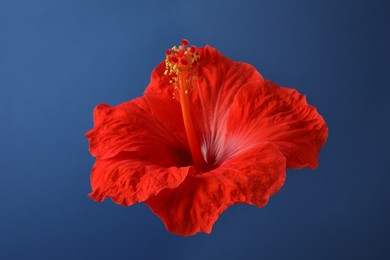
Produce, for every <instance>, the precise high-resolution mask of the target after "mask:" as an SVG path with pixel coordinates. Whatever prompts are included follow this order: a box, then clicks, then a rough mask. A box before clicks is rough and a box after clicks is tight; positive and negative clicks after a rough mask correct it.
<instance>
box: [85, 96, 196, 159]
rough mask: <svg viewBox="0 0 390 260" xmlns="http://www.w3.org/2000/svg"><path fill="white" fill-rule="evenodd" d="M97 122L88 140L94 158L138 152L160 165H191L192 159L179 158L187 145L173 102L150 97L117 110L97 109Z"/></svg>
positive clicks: (102, 107) (105, 107)
mask: <svg viewBox="0 0 390 260" xmlns="http://www.w3.org/2000/svg"><path fill="white" fill-rule="evenodd" d="M94 122H95V126H94V128H93V129H92V130H91V131H89V132H88V133H87V134H86V136H87V138H88V139H89V143H90V152H91V154H92V155H94V156H98V157H100V159H107V158H111V157H113V156H115V155H117V154H118V153H120V152H131V151H135V152H137V153H138V154H139V156H140V158H141V159H145V160H149V161H152V162H154V163H157V164H160V165H168V166H180V165H188V164H190V163H191V159H189V158H188V157H189V155H186V154H185V153H184V156H181V155H180V154H183V152H181V151H186V150H188V148H187V146H188V145H187V141H186V139H185V138H186V137H185V131H184V126H183V119H182V116H181V113H180V107H179V106H178V104H175V103H174V102H170V100H166V99H161V98H157V97H155V96H152V95H149V96H147V97H141V98H138V99H135V100H133V101H130V102H125V103H123V104H120V105H118V106H116V107H110V106H108V105H104V104H103V105H98V106H97V107H96V108H95V112H94ZM178 155H179V156H178Z"/></svg>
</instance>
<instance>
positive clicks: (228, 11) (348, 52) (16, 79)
mask: <svg viewBox="0 0 390 260" xmlns="http://www.w3.org/2000/svg"><path fill="white" fill-rule="evenodd" d="M389 20H390V19H389V5H388V4H386V1H368V0H367V1H311V0H306V1H287V0H286V1H281V0H276V1H275V0H269V1H244V0H237V1H233V0H230V1H229V0H226V1H205V0H201V1H183V0H181V1H175V0H171V1H169V2H165V1H124V0H121V1H119V0H118V1H108V0H106V1H102V0H94V1H92V0H91V1H85V0H84V1H80V0H77V1H76V0H66V1H65V0H64V1H54V0H36V1H27V0H26V1H20V0H0V259H187V260H191V259H385V258H387V259H390V258H389V257H390V248H389V247H388V245H389V242H390V237H389V236H390V224H389V220H390V206H389V205H390V204H389V201H390V200H389V198H390V188H389V183H390V167H389V163H388V160H389V158H388V157H389V145H390V143H389V138H388V133H389V132H390V127H389V112H390V109H389V103H390V102H389V93H390V90H389V88H390V81H389V68H390V64H389V58H390V57H389V46H390V41H389V24H390V21H389ZM182 38H188V39H190V40H191V42H192V43H194V44H196V45H198V46H203V45H205V44H210V45H212V46H214V47H216V48H218V49H219V50H220V51H221V52H222V53H223V54H224V55H226V56H228V57H230V58H232V59H233V60H237V61H245V62H248V63H251V64H253V65H254V66H255V67H256V68H257V69H258V70H259V71H260V72H261V73H262V74H263V76H264V77H265V78H268V79H271V80H273V81H275V82H276V83H278V84H280V85H283V86H289V87H293V88H296V89H298V90H299V91H300V92H301V93H304V94H306V95H307V99H308V102H309V103H311V104H313V105H315V106H316V107H317V108H318V110H319V112H320V113H321V114H322V115H323V116H324V118H325V120H326V122H327V123H328V126H329V138H328V142H327V144H326V146H325V147H324V149H323V150H322V152H321V156H320V166H319V168H318V169H317V170H315V171H311V170H306V169H305V170H300V171H296V170H289V171H288V176H287V180H286V183H285V185H284V187H283V188H282V190H281V191H280V192H279V193H278V194H276V195H275V196H273V197H272V198H271V200H270V203H269V204H268V205H267V206H266V207H265V208H261V209H258V208H256V207H252V206H247V205H235V206H233V207H231V208H229V209H228V210H227V211H226V212H225V213H224V214H223V215H222V216H221V217H220V219H219V221H218V222H217V223H216V224H215V226H214V230H213V233H212V234H211V235H205V234H198V235H196V236H193V237H187V238H183V237H179V236H176V235H172V234H170V233H168V232H167V231H166V230H165V227H164V225H163V223H162V222H161V221H160V219H159V218H158V217H156V216H155V215H154V214H153V213H152V212H151V211H150V210H149V209H148V208H147V206H145V205H143V204H138V205H135V206H132V207H122V206H118V205H116V204H114V203H112V202H111V201H110V200H107V201H106V202H104V203H96V202H93V201H92V200H91V199H89V198H88V197H87V194H88V193H89V192H90V185H89V173H90V170H91V167H92V165H93V162H94V158H93V157H91V155H90V154H89V152H88V143H87V139H86V138H85V136H84V134H85V132H86V131H88V130H89V129H90V128H91V127H92V126H93V122H92V111H93V108H94V106H95V105H97V104H99V103H108V104H111V105H117V104H119V103H122V102H124V101H127V100H130V99H133V98H135V97H137V96H140V95H142V93H143V90H144V88H145V87H146V86H147V84H148V82H149V78H150V73H151V71H152V69H153V68H154V67H155V66H156V65H157V64H158V63H159V62H161V61H162V60H163V59H164V51H165V49H166V48H169V47H171V46H172V45H174V44H177V43H178V42H179V41H180V40H181V39H182Z"/></svg>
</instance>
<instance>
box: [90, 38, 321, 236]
mask: <svg viewBox="0 0 390 260" xmlns="http://www.w3.org/2000/svg"><path fill="white" fill-rule="evenodd" d="M94 124H95V125H94V128H93V129H92V130H90V131H89V132H88V133H87V137H88V139H89V143H90V152H91V154H92V155H93V156H96V162H95V165H94V166H93V170H92V174H91V185H92V193H90V194H89V196H90V197H91V198H92V199H94V200H96V201H103V200H104V199H105V198H106V197H110V198H111V199H112V200H113V201H114V202H116V203H118V204H121V205H124V206H130V205H132V204H134V203H138V202H145V203H146V204H147V205H148V206H149V207H150V208H151V210H152V211H153V212H154V213H155V214H157V215H158V216H159V217H160V218H161V219H162V220H163V221H164V223H165V225H166V228H167V229H168V231H170V232H173V233H176V234H179V235H184V236H187V235H193V234H195V233H197V232H206V233H210V232H211V229H212V226H213V224H214V223H215V221H216V220H217V219H218V217H219V215H220V214H221V213H222V212H223V211H224V210H225V209H226V208H227V207H229V206H230V205H232V204H235V203H246V204H251V205H256V206H258V207H262V206H264V205H266V204H267V202H268V199H269V196H270V195H273V194H274V193H276V192H277V191H278V190H279V189H280V188H281V187H282V185H283V182H284V180H285V175H286V168H302V167H309V168H316V166H317V160H318V152H319V149H320V148H321V147H322V146H323V145H324V143H325V140H326V138H327V135H328V130H327V126H326V124H325V122H324V120H323V118H322V117H321V116H320V115H319V114H318V113H317V111H316V109H315V108H314V107H312V106H310V105H308V104H307V103H306V99H305V97H304V96H302V95H301V94H299V93H298V92H297V91H296V90H294V89H290V88H282V87H279V86H278V85H276V84H275V83H273V82H271V81H268V80H264V79H263V77H262V76H261V75H260V74H259V72H257V71H256V69H255V68H254V67H252V66H251V65H249V64H246V63H242V62H233V61H231V60H230V59H228V58H226V57H224V56H222V55H221V54H220V53H219V52H218V51H217V50H216V49H213V48H211V47H209V46H206V47H204V48H198V49H197V48H195V47H194V46H191V47H188V41H186V40H183V41H182V44H181V46H180V47H179V48H176V47H174V48H172V49H171V50H168V51H167V53H166V60H165V62H162V63H161V64H160V65H158V66H157V68H156V69H155V70H154V71H153V73H152V77H151V82H150V85H149V86H148V87H147V89H146V91H145V94H144V96H143V97H140V98H137V99H135V100H132V101H129V102H125V103H123V104H120V105H118V106H116V107H111V106H108V105H98V106H97V107H96V108H95V112H94Z"/></svg>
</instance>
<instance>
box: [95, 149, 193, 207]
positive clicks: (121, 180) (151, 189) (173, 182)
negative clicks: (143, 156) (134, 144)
mask: <svg viewBox="0 0 390 260" xmlns="http://www.w3.org/2000/svg"><path fill="white" fill-rule="evenodd" d="M193 170H194V169H193V167H182V168H177V167H169V168H166V167H161V166H158V165H153V164H151V163H150V162H145V161H140V160H137V156H135V154H134V153H121V154H119V155H116V156H115V157H112V158H109V159H100V158H97V159H96V163H95V165H94V167H93V170H92V174H91V186H92V193H90V194H89V196H90V197H91V198H93V199H94V200H96V201H103V200H104V199H105V198H106V197H111V199H112V200H113V201H114V202H116V203H118V204H121V205H124V206H130V205H132V204H134V203H137V202H141V201H144V200H146V199H147V198H149V197H150V196H152V195H156V194H157V193H159V192H160V191H161V190H162V189H166V188H168V189H172V188H175V187H177V186H178V185H179V184H180V183H182V182H183V180H184V179H185V177H186V176H187V174H188V173H189V172H191V171H193ZM191 174H193V173H191Z"/></svg>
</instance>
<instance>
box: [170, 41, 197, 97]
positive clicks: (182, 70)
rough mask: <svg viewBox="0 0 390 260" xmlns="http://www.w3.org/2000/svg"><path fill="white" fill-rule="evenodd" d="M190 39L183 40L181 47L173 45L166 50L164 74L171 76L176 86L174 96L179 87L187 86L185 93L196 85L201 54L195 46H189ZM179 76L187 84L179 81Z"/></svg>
mask: <svg viewBox="0 0 390 260" xmlns="http://www.w3.org/2000/svg"><path fill="white" fill-rule="evenodd" d="M188 44H189V42H188V40H182V41H181V45H180V46H179V47H176V46H173V47H172V48H171V49H168V50H167V51H166V53H165V54H166V59H165V68H166V69H165V72H164V74H165V75H166V76H167V77H168V78H169V83H171V84H172V85H173V86H174V92H173V98H175V91H178V90H179V88H185V89H184V93H185V94H188V93H189V91H190V90H191V89H192V88H194V87H196V85H195V83H194V82H196V81H197V68H198V65H199V62H198V60H199V58H200V56H199V55H198V54H197V49H196V47H195V46H193V45H192V46H188ZM179 77H181V78H182V79H184V82H185V85H184V86H183V84H180V83H179Z"/></svg>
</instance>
